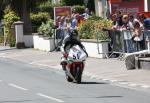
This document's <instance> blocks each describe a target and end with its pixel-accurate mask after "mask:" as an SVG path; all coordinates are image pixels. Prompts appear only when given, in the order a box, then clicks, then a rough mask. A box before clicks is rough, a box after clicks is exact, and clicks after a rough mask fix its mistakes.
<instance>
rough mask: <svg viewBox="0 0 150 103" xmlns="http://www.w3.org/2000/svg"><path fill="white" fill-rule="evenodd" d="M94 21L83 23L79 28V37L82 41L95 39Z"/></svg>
mask: <svg viewBox="0 0 150 103" xmlns="http://www.w3.org/2000/svg"><path fill="white" fill-rule="evenodd" d="M93 27H94V20H88V21H86V22H84V23H82V24H81V25H80V26H79V28H78V31H79V36H80V38H81V39H91V38H93V33H92V30H93V29H94V28H93Z"/></svg>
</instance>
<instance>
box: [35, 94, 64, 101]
mask: <svg viewBox="0 0 150 103" xmlns="http://www.w3.org/2000/svg"><path fill="white" fill-rule="evenodd" d="M37 95H38V96H41V97H44V98H47V99H51V100H54V101H57V102H60V103H63V102H64V101H63V100H60V99H57V98H54V97H50V96H47V95H44V94H42V93H37Z"/></svg>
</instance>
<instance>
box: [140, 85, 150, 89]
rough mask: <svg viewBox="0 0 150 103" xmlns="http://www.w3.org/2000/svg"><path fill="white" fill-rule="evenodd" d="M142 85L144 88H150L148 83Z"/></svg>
mask: <svg viewBox="0 0 150 103" xmlns="http://www.w3.org/2000/svg"><path fill="white" fill-rule="evenodd" d="M141 87H142V88H147V89H148V88H150V86H148V85H141Z"/></svg>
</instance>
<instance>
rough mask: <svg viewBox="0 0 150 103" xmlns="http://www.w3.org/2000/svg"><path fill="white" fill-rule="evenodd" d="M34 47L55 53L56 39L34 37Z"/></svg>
mask: <svg viewBox="0 0 150 103" xmlns="http://www.w3.org/2000/svg"><path fill="white" fill-rule="evenodd" d="M33 47H34V49H39V50H43V51H53V50H54V48H55V45H54V39H53V38H50V39H45V38H43V37H42V36H39V35H33Z"/></svg>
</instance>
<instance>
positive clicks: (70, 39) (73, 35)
mask: <svg viewBox="0 0 150 103" xmlns="http://www.w3.org/2000/svg"><path fill="white" fill-rule="evenodd" d="M74 45H78V46H79V47H80V48H81V49H83V51H84V52H85V53H86V54H87V56H88V53H87V52H86V50H85V47H84V46H83V45H82V43H81V41H80V40H79V39H78V31H77V30H72V31H71V32H70V33H69V35H67V36H66V37H65V38H64V40H63V43H62V46H61V52H62V53H63V56H62V58H61V65H63V64H65V62H66V58H67V57H65V55H66V54H68V53H69V50H70V48H71V47H73V46H74Z"/></svg>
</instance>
